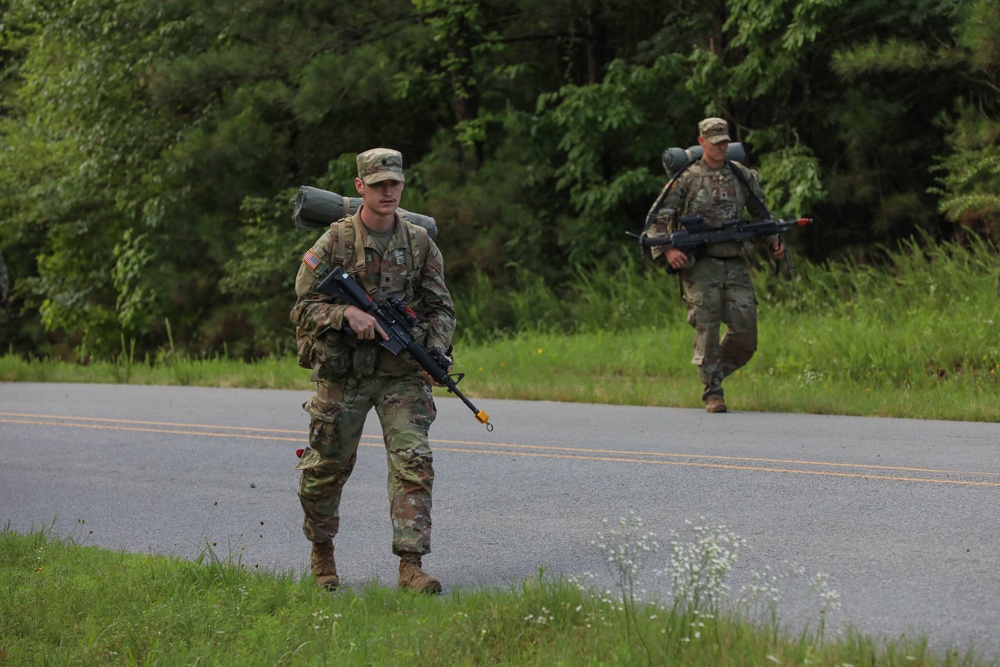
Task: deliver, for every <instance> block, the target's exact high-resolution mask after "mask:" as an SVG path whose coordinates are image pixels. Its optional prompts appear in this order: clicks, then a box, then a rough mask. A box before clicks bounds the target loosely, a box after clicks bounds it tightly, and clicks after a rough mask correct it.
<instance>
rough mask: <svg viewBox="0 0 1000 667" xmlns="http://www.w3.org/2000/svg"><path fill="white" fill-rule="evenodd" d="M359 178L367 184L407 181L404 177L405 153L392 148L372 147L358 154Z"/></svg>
mask: <svg viewBox="0 0 1000 667" xmlns="http://www.w3.org/2000/svg"><path fill="white" fill-rule="evenodd" d="M358 178H360V179H361V180H362V181H363V182H364V184H365V185H371V184H372V183H379V182H381V181H400V182H404V181H406V178H404V177H403V154H402V153H400V152H399V151H394V150H392V149H391V148H371V149H369V150H366V151H365V152H364V153H360V154H358Z"/></svg>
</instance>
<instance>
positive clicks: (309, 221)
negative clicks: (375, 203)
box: [293, 185, 437, 239]
mask: <svg viewBox="0 0 1000 667" xmlns="http://www.w3.org/2000/svg"><path fill="white" fill-rule="evenodd" d="M359 206H361V198H360V197H345V196H344V195H338V194H337V193H336V192H330V191H329V190H321V189H319V188H313V187H310V186H308V185H303V186H302V187H300V188H299V194H298V195H296V197H295V206H294V210H293V218H294V220H295V228H296V229H302V230H311V229H320V228H325V227H329V226H330V223H331V222H336V221H337V220H340V219H341V218H343V217H345V216H348V215H354V214H355V213H357V211H358V207H359ZM396 210H398V211H399V214H400V215H401V216H403V219H404V220H406V221H408V222H412V223H413V224H415V225H419V226H421V227H423V228H424V229H426V230H427V235H428V236H430V237H431V238H432V239H433V238H435V237H436V236H437V221H435V220H434V218H432V217H430V216H427V215H421V214H419V213H412V212H410V211H406V210H404V209H401V208H400V209H396Z"/></svg>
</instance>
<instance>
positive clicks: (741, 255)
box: [646, 118, 785, 412]
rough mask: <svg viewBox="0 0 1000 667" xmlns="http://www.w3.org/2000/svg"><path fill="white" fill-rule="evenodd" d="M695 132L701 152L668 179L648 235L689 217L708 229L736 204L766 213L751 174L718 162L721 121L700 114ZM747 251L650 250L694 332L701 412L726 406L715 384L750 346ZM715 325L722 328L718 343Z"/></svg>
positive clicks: (734, 213) (774, 243)
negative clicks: (674, 274) (666, 271)
mask: <svg viewBox="0 0 1000 667" xmlns="http://www.w3.org/2000/svg"><path fill="white" fill-rule="evenodd" d="M698 134H699V136H698V143H699V144H700V145H701V146H702V149H703V151H704V152H703V154H702V157H701V159H699V160H697V161H696V162H694V163H693V164H691V165H690V166H689V167H688V168H687V169H686V170H684V171H683V172H681V173H680V174H678V175H677V176H675V178H674V180H673V182H671V183H670V184H668V186H667V187H668V188H669V190H668V192H667V193H666V196H665V198H664V199H663V206H662V208H661V209H660V211H659V213H658V215H657V217H656V220H655V221H654V222H653V224H652V225H650V228H649V229H648V230H647V231H646V235H647V236H648V237H650V238H656V237H661V238H662V237H664V236H667V235H669V234H671V233H673V232H674V231H676V230H677V229H678V219H679V218H681V217H684V216H689V215H701V216H704V219H705V223H706V224H707V225H710V226H719V225H721V224H722V223H724V222H726V221H729V220H736V219H739V218H740V217H741V216H742V214H743V210H744V208H746V209H748V210H749V211H750V212H751V214H753V215H754V216H755V217H762V216H765V215H768V214H767V209H766V207H765V204H764V193H763V191H762V190H761V187H760V183H759V182H758V180H757V174H756V172H754V171H752V170H751V169H748V168H747V167H745V166H744V165H742V164H740V163H738V162H732V161H728V160H726V151H727V150H728V148H729V141H730V138H729V125H728V124H727V123H726V121H725V120H724V119H722V118H706V119H705V120H703V121H701V122H700V123H699V124H698ZM737 170H738V172H739V173H737ZM766 241H767V243H768V245H769V247H770V248H771V250H772V251H773V252H774V257H775V259H781V258H782V257H784V255H785V246H784V243H782V241H781V239H780V238H779V237H778V236H772V237H769V238H767V239H766ZM751 249H752V248H750V247H747V246H746V245H744V244H742V243H738V242H735V241H733V242H726V243H712V244H708V245H707V246H705V248H704V251H703V252H700V253H699V254H698V256H688V255H686V254H685V253H683V252H681V251H680V250H678V249H676V248H674V247H672V246H670V245H661V246H653V247H652V248H651V254H652V256H653V259H658V258H660V257H662V258H663V259H664V260H665V261H666V262H667V263H668V264H670V266H671V267H673V268H674V269H676V270H678V271H680V277H681V283H682V286H683V294H684V301H685V303H686V304H687V309H688V323H689V324H690V325H691V326H692V327H694V330H695V332H696V333H695V340H694V358H693V359H692V360H691V363H693V364H695V365H696V366H697V367H698V376H699V378H700V379H701V382H702V385H703V386H704V392H703V394H702V401H703V402H704V404H705V409H706V410H707V411H708V412H725V411H726V401H725V398H724V395H723V391H722V381H723V380H724V379H725V378H726V377H727V376H728V375H730V374H732V373H733V372H734V371H736V369H738V368H740V367H742V366H743V365H745V364H746V363H747V362H748V361H750V359H751V357H753V354H754V352H755V351H756V350H757V299H756V297H755V296H754V291H753V284H752V283H751V281H750V265H749V261H748V254H749V251H750V250H751ZM722 323H725V324H726V327H727V330H726V334H725V336H723V337H722V339H721V340H720V338H719V333H720V330H721V325H722Z"/></svg>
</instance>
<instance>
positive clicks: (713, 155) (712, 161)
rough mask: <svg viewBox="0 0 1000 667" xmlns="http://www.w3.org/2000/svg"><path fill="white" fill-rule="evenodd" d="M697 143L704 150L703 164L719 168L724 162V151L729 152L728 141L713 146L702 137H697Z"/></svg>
mask: <svg viewBox="0 0 1000 667" xmlns="http://www.w3.org/2000/svg"><path fill="white" fill-rule="evenodd" d="M698 143H700V144H701V147H702V148H703V149H704V151H705V153H704V158H705V163H706V164H708V166H709V167H713V168H715V167H721V166H722V164H723V163H724V162H725V161H726V151H727V150H729V142H728V141H720V142H719V143H717V144H713V143H712V142H711V141H705V139H703V138H702V137H698Z"/></svg>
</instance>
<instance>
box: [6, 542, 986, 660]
mask: <svg viewBox="0 0 1000 667" xmlns="http://www.w3.org/2000/svg"><path fill="white" fill-rule="evenodd" d="M622 572H623V574H626V575H627V573H628V571H627V570H622ZM0 592H2V593H0V619H2V622H0V665H4V666H6V665H50V664H58V665H154V664H155V665H193V664H197V665H234V664H238V665H421V666H428V667H433V666H436V665H449V666H450V665H519V666H522V665H523V666H531V665H539V666H541V665H545V666H546V667H548V666H551V665H630V666H631V665H690V666H695V667H697V666H701V665H704V666H712V667H727V666H730V665H806V664H808V665H818V666H824V665H829V666H830V667H833V666H835V665H836V666H841V665H862V664H864V665H882V666H890V667H891V666H894V665H899V666H904V665H905V666H907V667H909V666H912V665H917V666H937V665H968V666H970V667H971V666H976V667H978V666H980V665H985V664H987V663H985V662H983V661H981V660H980V659H978V658H977V657H976V656H975V655H974V654H973V653H972V652H971V651H963V652H959V651H950V652H946V653H944V654H942V655H934V654H933V653H932V652H931V651H929V650H928V648H927V643H926V641H924V640H921V639H915V640H899V641H893V642H882V643H879V642H875V641H873V640H872V639H870V638H868V637H866V636H864V635H862V634H860V633H856V632H847V633H845V634H844V635H843V636H841V637H838V638H836V639H824V637H823V633H822V628H821V627H820V628H818V629H817V630H814V631H808V630H805V631H801V632H798V633H786V632H783V631H781V629H780V628H779V627H778V626H777V622H776V621H771V622H768V621H765V622H763V623H751V622H748V621H745V620H742V619H741V618H740V616H738V615H730V614H711V613H705V612H699V611H698V610H697V609H696V608H695V607H694V606H692V605H689V604H682V603H678V602H676V601H675V602H673V603H671V604H670V605H666V606H665V605H662V604H655V603H652V602H641V601H638V600H635V599H634V598H632V597H631V595H629V594H628V593H630V591H628V590H625V592H626V595H625V596H624V597H622V596H618V597H614V596H609V595H608V594H607V593H603V594H598V593H596V592H594V591H590V590H588V589H587V588H586V587H584V586H581V585H579V584H578V583H576V582H573V581H567V580H561V579H553V578H550V577H548V576H546V575H545V574H544V572H540V573H539V575H538V576H537V577H535V578H532V579H529V580H528V581H526V582H524V584H523V585H520V586H517V587H513V588H511V589H509V590H499V589H485V588H484V589H476V590H462V589H454V590H451V591H449V592H448V593H447V594H445V595H443V596H441V597H437V598H431V597H422V596H417V595H413V594H411V593H399V592H397V591H396V590H395V589H394V588H386V587H384V586H379V585H378V584H377V583H374V582H370V583H367V584H365V585H363V586H362V587H360V588H347V589H342V590H340V591H338V592H337V593H335V594H329V593H326V592H323V591H321V590H319V589H317V588H316V587H315V586H313V585H312V584H311V583H310V581H309V579H308V578H299V577H296V576H294V575H293V573H280V572H259V571H248V570H247V569H246V568H245V567H243V566H242V565H241V564H240V563H239V562H233V561H230V560H224V559H219V558H217V557H216V555H215V554H214V553H213V552H212V551H211V550H207V551H206V552H205V554H204V555H203V557H202V558H201V559H199V560H198V561H197V562H190V561H185V560H181V559H176V558H169V557H161V556H150V555H138V554H128V553H124V552H115V551H108V550H102V549H97V548H95V547H88V546H83V545H80V544H77V543H75V542H74V541H73V540H72V539H66V540H56V539H52V538H51V537H50V536H48V535H47V534H46V532H45V530H35V531H32V532H30V533H29V534H27V535H23V534H18V533H16V532H13V531H10V530H9V529H8V530H4V531H2V532H0Z"/></svg>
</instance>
